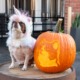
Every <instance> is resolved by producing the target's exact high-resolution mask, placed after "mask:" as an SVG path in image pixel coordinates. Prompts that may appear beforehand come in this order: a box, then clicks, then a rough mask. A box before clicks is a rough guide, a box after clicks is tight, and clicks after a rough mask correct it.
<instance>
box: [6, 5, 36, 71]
mask: <svg viewBox="0 0 80 80" xmlns="http://www.w3.org/2000/svg"><path fill="white" fill-rule="evenodd" d="M13 7H14V6H13ZM14 12H15V14H13V15H12V16H11V17H10V21H9V23H8V30H9V33H8V34H9V37H8V39H7V42H6V43H7V46H8V48H9V52H10V57H11V61H12V62H11V65H10V66H9V68H14V67H15V61H16V62H17V63H18V64H23V67H22V70H27V66H28V63H29V60H30V59H32V58H33V49H34V45H35V42H36V40H35V39H34V38H33V37H31V34H32V29H33V28H32V19H31V18H30V17H29V16H27V14H24V13H21V12H20V11H19V10H18V9H16V8H15V7H14Z"/></svg>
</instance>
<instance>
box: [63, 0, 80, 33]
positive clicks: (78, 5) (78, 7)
mask: <svg viewBox="0 0 80 80" xmlns="http://www.w3.org/2000/svg"><path fill="white" fill-rule="evenodd" d="M68 6H71V7H72V21H73V20H74V18H75V15H76V14H77V13H80V0H65V23H64V24H65V25H64V26H65V32H67V17H68V16H67V15H68Z"/></svg>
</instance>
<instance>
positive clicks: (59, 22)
mask: <svg viewBox="0 0 80 80" xmlns="http://www.w3.org/2000/svg"><path fill="white" fill-rule="evenodd" d="M62 21H63V19H62V18H59V19H58V21H57V24H56V30H55V32H57V33H59V32H61V24H62Z"/></svg>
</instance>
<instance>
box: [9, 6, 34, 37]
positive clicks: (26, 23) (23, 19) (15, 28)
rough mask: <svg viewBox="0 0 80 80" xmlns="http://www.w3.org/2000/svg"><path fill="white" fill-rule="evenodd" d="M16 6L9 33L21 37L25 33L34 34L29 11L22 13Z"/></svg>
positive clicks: (10, 20) (10, 21) (10, 19)
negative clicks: (28, 14)
mask: <svg viewBox="0 0 80 80" xmlns="http://www.w3.org/2000/svg"><path fill="white" fill-rule="evenodd" d="M13 7H14V12H15V14H13V15H12V16H11V17H10V18H9V23H8V30H9V35H10V36H12V37H15V38H21V37H23V36H24V35H30V36H31V34H32V29H33V27H32V19H31V17H29V16H27V13H22V12H20V11H19V10H18V9H16V8H15V6H13Z"/></svg>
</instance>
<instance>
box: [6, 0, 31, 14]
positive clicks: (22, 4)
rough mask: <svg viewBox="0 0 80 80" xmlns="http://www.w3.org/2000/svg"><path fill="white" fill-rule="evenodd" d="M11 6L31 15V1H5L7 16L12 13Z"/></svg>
mask: <svg viewBox="0 0 80 80" xmlns="http://www.w3.org/2000/svg"><path fill="white" fill-rule="evenodd" d="M13 5H15V6H16V8H18V9H20V10H21V9H22V10H25V11H29V12H30V13H31V0H7V1H6V13H7V14H8V15H10V14H12V13H13Z"/></svg>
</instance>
